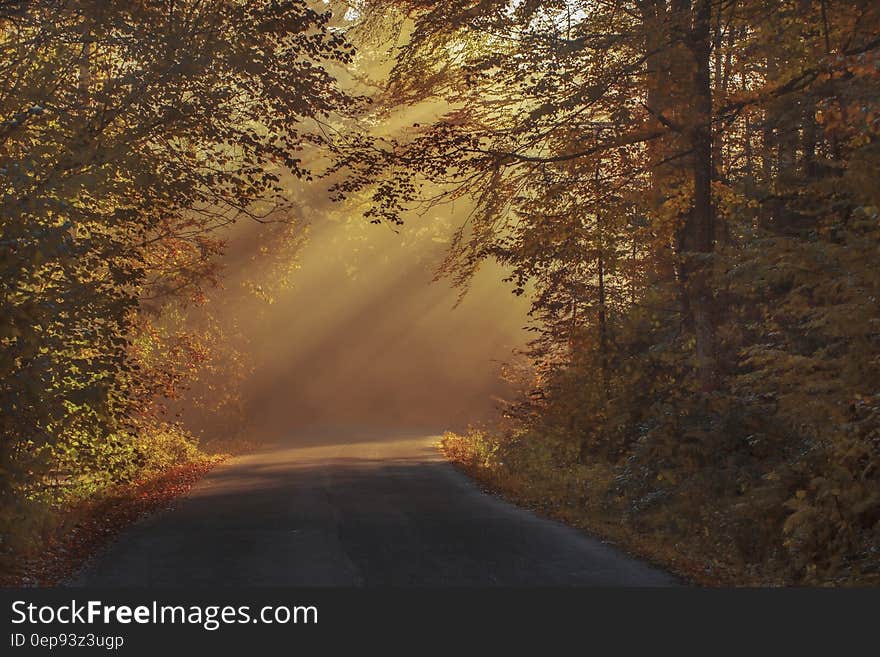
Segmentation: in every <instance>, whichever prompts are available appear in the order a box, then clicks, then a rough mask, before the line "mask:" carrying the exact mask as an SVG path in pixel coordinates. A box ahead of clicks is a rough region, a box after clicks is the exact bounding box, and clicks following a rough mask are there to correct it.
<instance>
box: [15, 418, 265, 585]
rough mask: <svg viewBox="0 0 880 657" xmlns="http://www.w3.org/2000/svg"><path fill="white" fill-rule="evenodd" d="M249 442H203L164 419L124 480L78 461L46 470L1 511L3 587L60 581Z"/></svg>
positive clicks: (140, 446) (143, 442)
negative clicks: (89, 469) (84, 467)
mask: <svg viewBox="0 0 880 657" xmlns="http://www.w3.org/2000/svg"><path fill="white" fill-rule="evenodd" d="M248 447H250V443H246V444H245V443H241V441H237V440H231V441H228V442H223V441H216V442H215V443H214V444H212V445H211V446H210V447H205V446H200V445H199V444H198V443H197V442H196V441H195V440H194V439H193V438H192V436H191V435H189V434H188V433H186V432H183V431H180V430H178V429H176V428H173V427H169V426H167V425H166V426H164V427H161V428H157V429H156V430H154V431H151V432H149V433H148V434H144V435H142V436H141V437H139V438H138V440H137V457H138V458H137V460H136V462H134V463H133V464H132V465H130V466H128V473H126V474H125V476H122V477H120V479H121V480H117V481H112V480H108V479H106V478H103V479H102V478H101V475H100V473H91V474H90V473H88V472H84V471H82V470H78V469H77V468H76V467H75V465H74V466H72V467H70V468H69V469H68V470H66V471H61V472H53V473H51V474H48V475H45V476H43V477H42V478H41V479H40V480H39V481H38V482H37V483H35V484H33V485H32V486H31V487H30V488H29V489H28V490H22V491H18V492H17V494H16V495H15V496H14V497H13V498H12V499H10V500H7V501H6V503H5V504H4V505H3V507H2V509H0V519H2V521H3V528H2V530H3V531H2V536H0V538H2V544H0V547H2V550H0V586H9V587H30V586H53V585H57V584H59V583H61V582H63V581H64V580H65V579H67V578H69V577H70V576H71V575H72V574H73V573H75V572H76V570H78V569H79V568H80V567H81V566H82V564H83V563H84V562H85V561H86V560H87V559H88V558H89V557H91V556H92V555H94V554H95V553H96V552H97V551H98V550H100V549H101V548H102V547H103V546H104V545H105V544H106V543H107V542H108V541H109V540H110V539H111V538H113V537H114V536H115V535H116V534H118V533H119V532H120V531H122V530H123V529H125V528H126V527H127V526H129V525H130V524H131V523H133V522H135V521H137V520H138V519H139V518H141V517H142V516H144V515H146V514H149V513H153V512H155V511H159V510H161V509H163V508H165V507H167V506H168V504H169V503H170V502H171V501H172V500H174V499H175V498H177V497H179V496H181V495H185V494H186V493H187V492H188V491H189V490H190V489H191V488H192V487H193V486H194V485H195V484H196V483H197V482H198V481H199V479H201V478H202V477H203V476H204V475H205V474H207V473H208V472H209V471H210V470H212V469H213V468H214V467H215V466H217V465H218V464H219V463H222V462H223V461H224V460H226V459H227V458H228V457H229V456H230V454H231V453H240V452H241V451H244V450H245V449H246V448H248Z"/></svg>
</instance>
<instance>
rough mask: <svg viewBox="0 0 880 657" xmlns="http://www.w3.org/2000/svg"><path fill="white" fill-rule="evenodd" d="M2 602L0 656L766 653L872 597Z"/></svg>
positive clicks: (780, 594) (349, 593) (386, 594)
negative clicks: (485, 649) (347, 651)
mask: <svg viewBox="0 0 880 657" xmlns="http://www.w3.org/2000/svg"><path fill="white" fill-rule="evenodd" d="M0 597H2V606H3V612H2V616H3V624H4V635H3V637H2V640H0V645H2V646H3V647H2V650H0V654H3V655H28V654H53V655H86V654H98V653H101V654H122V655H141V654H151V655H157V654H158V655H161V654H162V651H171V653H172V654H175V655H176V654H185V652H186V651H197V652H198V653H199V654H209V652H210V653H211V654H216V655H226V654H237V655H241V654H245V655H247V654H248V651H257V652H256V653H255V654H258V655H259V654H263V652H264V649H265V648H268V647H270V646H277V647H281V648H284V649H285V653H286V654H290V653H298V652H300V651H305V652H306V654H333V653H334V651H335V650H342V649H343V648H346V647H351V646H355V647H357V648H359V649H364V650H366V649H367V648H370V649H371V650H373V649H391V648H393V649H395V650H406V651H408V652H411V653H419V652H422V651H424V650H429V651H432V650H434V649H437V648H438V647H443V648H445V649H456V650H457V652H458V654H470V652H471V651H472V650H473V649H476V646H475V645H474V644H475V642H479V643H481V644H485V645H486V646H489V647H495V648H501V647H502V646H514V647H516V648H518V649H521V650H522V649H526V648H528V649H529V650H532V649H534V650H536V651H539V652H541V653H542V654H551V655H552V654H555V653H556V652H559V651H561V648H560V646H563V645H569V646H571V647H572V650H566V651H565V652H574V651H577V652H585V653H592V652H595V651H596V650H598V649H599V648H602V651H601V652H599V653H598V654H624V653H627V652H629V651H633V650H636V649H639V650H645V649H647V650H656V649H658V648H661V647H662V648H666V649H669V648H673V649H678V648H683V647H686V646H691V647H694V648H698V649H699V648H700V647H701V646H702V647H703V648H705V650H706V651H708V652H709V653H714V652H715V651H716V649H723V650H724V651H727V650H731V649H736V650H742V651H749V652H757V653H758V654H767V653H766V650H767V649H769V648H770V647H771V646H773V647H774V648H775V649H783V650H785V653H786V654H790V652H791V650H793V649H794V648H795V647H808V648H809V649H810V650H811V651H815V650H828V651H829V652H831V653H833V654H841V655H844V654H849V651H848V650H847V648H848V647H851V648H852V649H853V650H855V648H856V647H857V646H859V647H861V646H865V645H871V643H872V642H873V640H874V639H876V637H875V636H874V632H875V627H876V614H877V609H878V604H877V603H878V602H880V592H878V590H870V589H862V590H810V589H778V590H758V589H737V590H707V589H699V588H683V589H564V590H563V589H436V590H428V589H417V590H402V589H394V590H391V589H382V590H379V589H360V590H354V589H222V588H217V589H203V590H198V591H178V590H167V589H165V590H163V589H151V590H147V589H140V590H120V589H109V590H102V589H88V588H86V589H76V588H70V589H20V590H13V589H6V590H2V591H0ZM864 641H869V643H868V644H865V643H864ZM557 648H558V650H557ZM608 650H611V653H609V652H608ZM328 651H329V652H328Z"/></svg>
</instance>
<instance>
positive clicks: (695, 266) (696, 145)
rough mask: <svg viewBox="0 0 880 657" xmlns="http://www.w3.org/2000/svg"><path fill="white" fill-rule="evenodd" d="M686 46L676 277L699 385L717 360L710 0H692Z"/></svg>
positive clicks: (706, 383)
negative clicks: (689, 191) (688, 87)
mask: <svg viewBox="0 0 880 657" xmlns="http://www.w3.org/2000/svg"><path fill="white" fill-rule="evenodd" d="M693 17H694V20H693V28H692V33H691V40H690V44H689V45H690V49H691V53H692V55H693V64H694V66H693V78H692V91H693V106H694V121H693V126H692V127H691V129H690V134H691V139H690V142H691V148H692V156H691V162H692V181H693V206H692V208H691V211H690V212H689V213H688V214H687V215H686V217H685V221H684V222H683V225H682V227H681V232H680V237H679V247H680V255H681V280H682V284H683V285H684V295H685V297H686V298H687V310H688V312H689V314H690V317H689V318H688V319H689V320H690V322H691V324H692V327H693V330H694V336H695V339H696V373H697V377H698V379H699V383H700V387H701V389H702V390H704V391H706V392H708V391H711V390H713V389H714V388H715V386H716V380H717V363H716V353H715V351H716V348H715V325H714V318H713V312H712V305H713V304H712V301H713V295H712V287H711V274H712V261H711V254H712V251H713V249H714V245H715V208H714V205H713V202H712V141H713V140H712V88H711V75H710V55H711V46H710V33H711V18H712V0H696V2H695V4H694V7H693Z"/></svg>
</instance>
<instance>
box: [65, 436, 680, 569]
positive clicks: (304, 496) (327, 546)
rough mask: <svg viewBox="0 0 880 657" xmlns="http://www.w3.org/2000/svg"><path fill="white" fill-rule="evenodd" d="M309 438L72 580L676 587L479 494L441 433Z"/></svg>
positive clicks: (253, 464) (205, 492)
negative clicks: (445, 449) (442, 446)
mask: <svg viewBox="0 0 880 657" xmlns="http://www.w3.org/2000/svg"><path fill="white" fill-rule="evenodd" d="M340 435H341V434H340V433H339V432H337V433H336V434H330V435H325V436H324V437H315V436H312V437H311V440H299V441H297V443H296V445H286V446H278V447H274V448H272V449H267V450H264V451H261V452H258V453H255V454H251V455H248V456H244V457H239V458H235V459H232V460H230V461H228V462H227V463H225V464H224V465H222V466H220V467H218V468H217V469H215V470H214V471H213V472H211V473H210V474H209V475H208V476H207V477H206V478H205V479H204V480H202V481H201V482H200V483H199V484H198V485H197V486H196V487H195V488H193V490H192V491H191V492H190V493H189V494H188V495H187V496H185V497H182V498H180V499H178V500H177V502H176V504H175V506H174V508H172V509H169V510H167V511H165V512H162V513H159V514H156V515H153V516H149V517H147V518H145V519H143V520H141V521H140V522H138V523H136V524H135V525H133V526H131V527H130V528H129V529H128V530H126V531H125V532H123V533H122V534H121V535H120V536H119V538H118V540H117V541H116V542H115V543H114V544H112V545H111V546H109V547H108V548H107V549H106V550H105V551H104V552H103V553H102V554H100V555H98V556H97V557H96V558H95V559H93V560H92V561H91V562H90V563H89V564H88V565H86V567H85V568H84V569H83V570H82V571H80V573H79V574H78V575H77V576H75V577H74V578H73V579H72V580H71V582H70V583H71V584H73V585H96V586H101V585H104V586H107V585H109V586H127V585H131V586H193V585H199V584H211V583H219V582H222V583H223V584H224V585H231V586H236V585H257V586H260V585H262V586H274V585H278V586H325V585H330V586H332V585H339V586H352V585H353V586H376V585H378V586H385V585H390V586H443V585H449V586H455V585H465V586H467V585H527V586H528V585H550V586H552V585H606V586H607V585H610V586H618V585H619V586H669V585H675V584H676V583H677V580H676V579H675V578H674V577H673V576H671V575H669V574H667V573H665V572H663V571H660V570H657V569H655V568H653V567H651V566H649V565H647V564H645V563H643V562H640V561H638V560H636V559H633V558H632V557H630V556H628V555H626V554H624V553H622V552H620V551H619V550H617V549H615V548H613V547H611V546H609V545H607V544H605V543H603V542H601V541H599V540H598V539H596V538H593V537H590V536H587V535H585V534H583V533H581V532H579V531H577V530H574V529H572V528H569V527H566V526H564V525H562V524H560V523H557V522H554V521H552V520H547V519H544V518H540V517H538V516H536V515H534V514H532V513H531V512H529V511H526V510H523V509H519V508H517V507H515V506H513V505H511V504H508V503H506V502H504V501H502V500H500V499H498V498H496V497H493V496H491V495H487V494H485V493H483V492H482V491H481V490H480V489H479V488H478V487H477V486H476V485H475V484H474V483H473V482H472V481H471V480H470V479H468V478H467V477H466V476H464V475H463V474H461V473H460V472H459V471H457V470H456V469H455V468H453V467H452V466H451V465H450V464H449V463H447V462H446V461H445V460H444V459H443V458H442V456H441V455H440V454H439V452H438V451H437V449H436V447H435V444H436V441H437V439H436V437H426V436H417V437H412V436H403V437H401V436H389V437H387V438H384V439H383V438H380V437H377V436H376V435H373V436H367V435H362V436H358V434H357V433H356V432H348V434H347V435H346V437H345V438H344V439H343V438H341V437H340Z"/></svg>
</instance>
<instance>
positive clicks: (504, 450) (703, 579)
mask: <svg viewBox="0 0 880 657" xmlns="http://www.w3.org/2000/svg"><path fill="white" fill-rule="evenodd" d="M439 446H440V448H441V450H442V451H443V453H444V454H445V456H446V458H447V459H449V460H450V461H451V462H452V463H453V464H454V465H456V466H457V467H459V468H460V469H461V470H462V471H463V472H465V473H466V474H467V475H469V476H470V477H472V478H473V479H474V480H476V481H477V482H478V483H479V484H480V485H481V486H483V487H484V488H485V489H486V490H488V491H489V492H492V493H494V494H497V495H499V496H501V497H502V498H504V499H506V500H507V501H509V502H512V503H514V504H516V505H518V506H521V507H525V508H528V509H530V510H532V511H534V512H535V513H538V514H540V515H543V516H546V517H549V518H553V519H555V520H559V521H561V522H564V523H566V524H568V525H570V526H573V527H576V528H578V529H581V530H583V531H586V532H588V533H590V534H593V535H595V536H597V537H599V538H601V539H603V540H605V541H606V542H608V543H610V544H613V545H615V546H616V547H619V548H620V549H622V550H623V551H625V552H628V553H629V554H632V555H633V556H636V557H639V558H642V559H644V560H646V561H648V562H650V563H652V564H655V565H657V566H659V567H662V568H665V569H666V570H668V571H670V572H672V573H674V574H675V575H677V576H679V577H681V578H682V579H684V580H685V581H687V582H691V583H693V584H696V585H700V586H780V585H784V584H786V583H787V582H786V581H785V578H784V576H783V575H782V573H776V572H772V571H764V572H761V573H756V572H754V570H753V569H749V568H748V567H745V565H744V564H737V558H736V555H735V553H734V550H733V549H731V550H730V552H724V551H723V549H721V550H720V549H719V548H718V547H717V546H715V545H712V547H707V543H709V542H707V541H706V540H705V539H706V536H705V534H704V533H703V535H700V534H701V533H700V532H697V531H694V532H693V533H691V534H689V533H688V532H686V531H685V532H675V533H668V532H664V531H657V530H655V531H645V529H644V527H641V528H637V527H635V526H634V525H633V523H631V522H629V521H627V520H626V519H624V517H623V515H622V514H621V512H620V507H619V506H618V505H615V504H613V503H611V504H609V502H608V491H609V489H610V488H611V487H612V485H613V478H614V472H613V470H612V468H611V467H610V466H609V465H607V464H602V463H598V464H595V465H579V464H576V463H572V462H568V463H566V462H565V459H560V458H559V455H558V453H554V451H553V449H552V448H545V447H541V446H539V445H536V444H532V445H528V446H524V445H522V444H519V445H516V444H514V445H510V444H507V445H505V444H504V443H503V442H499V440H498V438H497V437H496V436H494V435H492V434H489V433H488V432H485V431H482V430H476V429H472V430H470V431H469V432H468V433H467V434H465V435H460V434H456V433H451V432H447V433H446V434H444V435H443V437H442V438H441V440H440V445H439ZM709 544H711V543H709Z"/></svg>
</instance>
